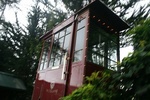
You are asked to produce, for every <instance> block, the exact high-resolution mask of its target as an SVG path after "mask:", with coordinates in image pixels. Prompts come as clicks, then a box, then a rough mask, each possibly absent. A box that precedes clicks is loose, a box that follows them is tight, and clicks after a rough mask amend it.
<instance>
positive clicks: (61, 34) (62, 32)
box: [59, 29, 65, 38]
mask: <svg viewBox="0 0 150 100" xmlns="http://www.w3.org/2000/svg"><path fill="white" fill-rule="evenodd" d="M64 35H65V29H64V30H62V31H60V35H59V38H61V37H63V36H64Z"/></svg>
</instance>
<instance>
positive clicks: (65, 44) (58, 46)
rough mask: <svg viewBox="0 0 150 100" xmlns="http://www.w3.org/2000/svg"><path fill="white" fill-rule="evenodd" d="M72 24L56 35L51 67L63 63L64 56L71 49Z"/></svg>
mask: <svg viewBox="0 0 150 100" xmlns="http://www.w3.org/2000/svg"><path fill="white" fill-rule="evenodd" d="M71 30H72V26H69V27H67V28H65V29H63V30H61V31H60V32H58V33H56V34H55V35H54V42H53V46H52V50H51V55H50V62H49V67H55V66H59V65H62V64H63V58H64V55H65V53H66V52H68V49H69V43H70V38H71Z"/></svg>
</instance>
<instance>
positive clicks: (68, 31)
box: [66, 25, 72, 34]
mask: <svg viewBox="0 0 150 100" xmlns="http://www.w3.org/2000/svg"><path fill="white" fill-rule="evenodd" d="M71 31H72V25H71V26H69V27H67V29H66V34H68V33H70V32H71Z"/></svg>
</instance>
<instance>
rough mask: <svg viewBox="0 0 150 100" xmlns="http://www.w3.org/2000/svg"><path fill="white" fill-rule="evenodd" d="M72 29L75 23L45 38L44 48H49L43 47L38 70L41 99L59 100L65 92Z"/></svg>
mask: <svg viewBox="0 0 150 100" xmlns="http://www.w3.org/2000/svg"><path fill="white" fill-rule="evenodd" d="M72 30H73V25H72V24H70V25H68V26H66V27H65V28H63V29H61V30H60V31H58V32H56V33H54V34H53V35H52V36H51V37H49V38H48V39H46V40H45V45H44V47H43V48H47V49H43V54H42V55H43V56H42V58H41V65H40V68H39V70H40V71H39V72H38V74H39V75H38V76H39V77H38V80H39V82H40V81H42V84H41V86H42V88H41V89H40V91H42V92H40V94H39V98H40V100H58V99H59V98H60V97H63V96H64V94H65V88H66V75H67V74H66V73H65V72H66V68H67V65H68V60H67V59H68V57H69V55H70V45H71V37H72ZM46 41H47V42H46ZM47 44H48V46H47ZM48 47H49V48H48Z"/></svg>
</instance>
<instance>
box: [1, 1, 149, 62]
mask: <svg viewBox="0 0 150 100" xmlns="http://www.w3.org/2000/svg"><path fill="white" fill-rule="evenodd" d="M50 1H51V3H52V4H53V5H55V3H54V0H50ZM148 3H150V0H141V1H140V3H138V4H137V5H135V8H139V7H140V5H145V4H148ZM33 5H34V3H33V0H21V2H20V3H19V5H18V8H20V9H16V8H9V7H7V8H6V11H5V13H4V16H5V19H6V21H10V22H12V23H14V22H15V20H16V19H15V12H17V15H18V19H19V22H20V24H21V26H26V25H27V23H28V21H27V14H28V12H29V11H30V10H31V6H33ZM62 6H63V5H62V4H60V5H58V7H62ZM132 51H133V47H132V46H129V47H126V48H121V49H120V59H121V60H122V59H123V57H126V56H127V55H128V53H129V52H132Z"/></svg>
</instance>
